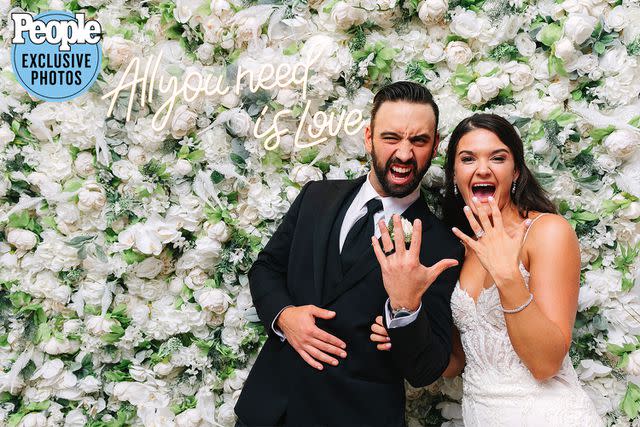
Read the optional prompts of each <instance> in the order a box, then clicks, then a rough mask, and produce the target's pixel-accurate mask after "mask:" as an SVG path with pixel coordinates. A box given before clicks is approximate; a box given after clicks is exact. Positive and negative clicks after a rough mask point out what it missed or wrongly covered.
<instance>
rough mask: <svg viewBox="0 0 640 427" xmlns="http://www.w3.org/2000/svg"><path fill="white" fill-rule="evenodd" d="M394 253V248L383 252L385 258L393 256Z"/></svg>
mask: <svg viewBox="0 0 640 427" xmlns="http://www.w3.org/2000/svg"><path fill="white" fill-rule="evenodd" d="M395 251H396V250H395V248H394V249H390V250H388V251H385V252H384V255H385V256H389V255H391V254H393V253H394V252H395Z"/></svg>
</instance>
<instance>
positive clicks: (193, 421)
mask: <svg viewBox="0 0 640 427" xmlns="http://www.w3.org/2000/svg"><path fill="white" fill-rule="evenodd" d="M154 369H155V368H154ZM201 420H202V418H201V417H200V411H199V410H197V409H196V408H191V409H187V410H186V411H184V412H181V413H179V414H178V415H176V425H177V426H178V427H196V426H199V425H202V423H201V422H200V421H201Z"/></svg>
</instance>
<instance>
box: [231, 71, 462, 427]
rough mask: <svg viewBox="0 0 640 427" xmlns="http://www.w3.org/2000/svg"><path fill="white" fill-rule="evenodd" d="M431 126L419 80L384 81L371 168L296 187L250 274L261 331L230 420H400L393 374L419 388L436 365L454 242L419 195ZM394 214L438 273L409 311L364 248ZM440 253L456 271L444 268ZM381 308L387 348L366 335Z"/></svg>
mask: <svg viewBox="0 0 640 427" xmlns="http://www.w3.org/2000/svg"><path fill="white" fill-rule="evenodd" d="M437 125H438V107H437V105H436V104H435V102H434V100H433V98H432V96H431V93H430V92H429V91H428V90H427V89H426V88H425V87H423V86H421V85H419V84H416V83H412V82H396V83H393V84H390V85H388V86H386V87H384V88H383V89H381V90H380V91H379V92H378V93H377V94H376V96H375V98H374V101H373V109H372V112H371V123H370V125H369V126H368V127H367V128H366V129H365V146H366V149H367V152H368V153H369V154H370V155H371V158H372V164H371V166H372V172H370V173H369V174H368V175H366V176H363V177H360V178H358V179H355V180H335V181H316V182H310V183H308V184H306V185H305V186H304V187H303V188H302V190H301V191H300V194H299V195H298V197H297V198H296V200H295V201H294V202H293V204H292V205H291V208H290V209H289V211H288V212H287V214H286V215H285V217H284V219H283V221H282V223H281V224H280V226H279V227H278V229H277V230H276V232H275V233H274V234H273V236H272V238H271V240H269V243H268V244H267V245H266V246H265V248H264V249H263V250H262V251H261V252H260V254H259V255H258V258H257V260H256V262H255V263H254V264H253V266H252V268H251V270H250V272H249V283H250V287H251V295H252V297H253V302H254V304H255V307H256V309H257V312H258V315H259V317H260V319H261V321H262V322H263V324H264V325H265V327H266V328H267V331H268V333H269V337H268V339H267V342H266V343H265V345H264V347H263V348H262V351H261V352H260V354H259V356H258V358H257V360H256V362H255V364H254V366H253V369H252V370H251V373H250V374H249V377H248V378H247V381H246V383H245V385H244V389H243V391H242V394H241V395H240V398H239V400H238V403H237V404H236V407H235V410H236V414H237V415H238V425H240V426H244V425H249V426H273V425H291V426H306V425H314V426H319V425H322V426H337V425H344V426H365V425H366V426H404V425H405V421H404V406H405V390H404V380H403V379H404V378H406V379H407V380H408V381H409V382H410V383H411V384H413V385H414V386H422V385H427V384H430V383H432V382H433V381H435V380H436V379H437V378H438V377H439V376H440V374H441V373H442V372H443V371H444V369H445V368H446V367H447V364H448V362H449V355H450V352H451V328H452V320H451V310H450V308H449V301H450V298H451V293H452V292H453V288H454V284H455V282H456V279H457V276H458V273H459V268H460V267H459V265H461V264H462V257H463V249H462V246H461V245H460V244H459V242H458V240H457V239H456V238H455V237H453V235H452V234H451V233H450V232H449V230H448V228H446V227H445V226H444V225H443V224H442V223H441V222H440V221H439V220H438V219H436V217H435V216H434V215H433V214H432V213H431V212H429V209H428V207H427V205H426V203H425V202H424V201H423V200H422V198H421V197H420V188H419V184H420V181H421V179H422V177H423V176H424V174H425V172H426V171H427V168H428V167H429V165H430V163H431V158H432V157H433V155H434V153H435V150H436V148H437V144H438V142H439V141H438V134H437ZM393 214H399V215H402V217H403V218H406V219H407V220H409V221H411V222H413V221H414V220H415V219H416V218H419V219H420V220H421V221H422V224H423V226H422V230H423V231H422V233H423V234H422V242H423V243H422V248H421V253H420V260H421V262H422V264H423V265H425V266H433V267H432V268H433V269H434V275H433V276H434V277H437V279H436V280H435V281H434V282H433V284H432V285H431V286H430V287H429V289H428V290H427V292H426V293H425V294H424V296H423V298H422V301H421V303H420V301H418V304H417V306H416V304H415V296H412V295H406V296H399V297H394V298H396V300H394V301H389V299H388V297H387V294H386V292H385V289H384V286H383V283H382V276H381V272H380V267H379V265H378V262H377V260H376V257H375V255H374V252H373V249H372V247H371V236H372V235H375V236H377V237H379V236H380V232H379V230H378V227H377V225H375V224H376V223H377V222H378V221H379V220H380V219H384V220H385V222H387V221H388V219H390V218H391V216H392V215H393ZM445 258H453V259H456V260H458V262H459V264H458V266H457V267H454V268H449V269H448V270H446V271H444V270H445V269H447V266H448V265H450V264H447V263H446V262H445V261H442V262H439V261H441V260H443V259H445ZM434 264H435V265H434ZM443 271H444V272H443ZM440 273H442V274H440ZM438 274H440V275H439V276H438ZM412 297H413V298H412ZM383 311H384V312H385V315H386V320H387V326H388V328H389V334H390V336H391V338H392V342H393V346H392V349H391V351H390V352H388V351H379V350H377V349H376V346H375V345H374V343H372V342H371V341H370V340H369V336H370V329H369V328H370V325H371V324H372V323H373V322H374V319H375V317H376V316H377V315H379V314H381V313H383Z"/></svg>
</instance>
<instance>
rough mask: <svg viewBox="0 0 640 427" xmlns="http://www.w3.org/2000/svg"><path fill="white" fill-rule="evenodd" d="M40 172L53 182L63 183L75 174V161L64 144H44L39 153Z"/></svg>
mask: <svg viewBox="0 0 640 427" xmlns="http://www.w3.org/2000/svg"><path fill="white" fill-rule="evenodd" d="M39 160H40V164H39V165H38V171H39V172H41V173H43V174H45V175H46V176H47V177H48V178H49V180H51V181H58V182H59V181H62V180H64V179H65V178H67V177H68V176H70V175H71V174H72V173H73V168H72V166H71V165H72V164H73V159H72V158H71V154H69V151H68V150H67V148H66V147H64V146H63V145H62V144H44V145H42V146H41V149H40V153H39Z"/></svg>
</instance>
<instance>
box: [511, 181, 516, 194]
mask: <svg viewBox="0 0 640 427" xmlns="http://www.w3.org/2000/svg"><path fill="white" fill-rule="evenodd" d="M511 194H516V180H515V179H514V180H513V185H512V186H511Z"/></svg>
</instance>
